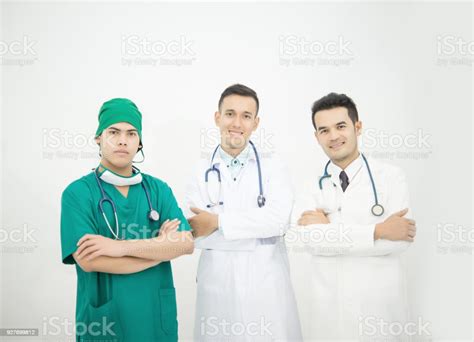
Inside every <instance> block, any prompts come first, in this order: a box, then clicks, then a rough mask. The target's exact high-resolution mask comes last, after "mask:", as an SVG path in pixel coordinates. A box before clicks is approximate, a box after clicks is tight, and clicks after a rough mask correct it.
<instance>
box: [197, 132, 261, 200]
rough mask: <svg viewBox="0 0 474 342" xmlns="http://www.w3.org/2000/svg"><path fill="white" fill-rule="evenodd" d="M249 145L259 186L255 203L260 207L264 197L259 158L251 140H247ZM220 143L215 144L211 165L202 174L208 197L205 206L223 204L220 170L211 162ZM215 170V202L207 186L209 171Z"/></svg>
mask: <svg viewBox="0 0 474 342" xmlns="http://www.w3.org/2000/svg"><path fill="white" fill-rule="evenodd" d="M249 143H250V146H252V149H253V152H254V154H255V160H256V161H257V169H258V188H259V195H258V197H257V204H258V207H259V208H261V207H263V206H264V205H265V202H266V199H265V196H264V195H263V184H262V169H261V166H260V158H259V156H258V153H257V149H256V148H255V145H254V144H253V142H252V141H250V140H249ZM220 146H221V145H220V144H219V145H217V147H216V149H215V150H214V153H212V158H211V164H210V165H211V167H210V168H209V169H207V171H206V173H205V175H204V180H205V182H206V188H207V195H208V197H209V201H210V204H208V205H206V207H207V208H212V207H214V206H217V205H224V202H222V201H220V200H219V198H220V195H221V186H222V182H221V172H220V170H219V169H218V168H217V167H216V165H217V164H213V162H214V157H215V156H216V153H217V150H218V149H219V147H220ZM211 172H215V173H216V174H217V180H218V182H219V192H218V194H219V197H218V199H217V202H212V200H211V196H209V187H208V182H209V173H211Z"/></svg>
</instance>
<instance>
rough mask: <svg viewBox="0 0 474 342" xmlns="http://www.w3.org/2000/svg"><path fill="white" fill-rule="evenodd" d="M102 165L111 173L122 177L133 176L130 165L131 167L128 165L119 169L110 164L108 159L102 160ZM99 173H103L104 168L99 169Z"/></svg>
mask: <svg viewBox="0 0 474 342" xmlns="http://www.w3.org/2000/svg"><path fill="white" fill-rule="evenodd" d="M100 163H101V164H102V165H103V166H104V167H106V168H107V169H109V170H110V171H112V172H115V173H116V174H119V175H121V176H124V177H130V176H131V175H132V172H133V170H132V164H131V163H130V164H129V165H126V166H124V167H117V166H115V165H113V164H111V163H109V162H108V161H107V160H106V159H104V158H102V159H101V161H100ZM99 171H103V168H102V167H100V168H99Z"/></svg>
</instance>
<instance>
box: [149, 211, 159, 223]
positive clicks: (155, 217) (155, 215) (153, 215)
mask: <svg viewBox="0 0 474 342" xmlns="http://www.w3.org/2000/svg"><path fill="white" fill-rule="evenodd" d="M148 218H149V219H150V220H152V221H155V222H157V221H158V220H159V219H160V214H159V213H158V212H157V211H156V210H155V209H151V210H150V213H149V214H148Z"/></svg>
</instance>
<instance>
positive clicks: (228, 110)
mask: <svg viewBox="0 0 474 342" xmlns="http://www.w3.org/2000/svg"><path fill="white" fill-rule="evenodd" d="M227 112H232V113H235V110H233V109H226V110H225V113H227ZM244 114H250V115H254V113H252V112H249V111H244Z"/></svg>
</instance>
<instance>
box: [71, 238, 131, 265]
mask: <svg viewBox="0 0 474 342" xmlns="http://www.w3.org/2000/svg"><path fill="white" fill-rule="evenodd" d="M77 246H78V247H79V248H78V249H77V251H76V253H77V257H78V259H84V258H85V259H86V260H87V261H91V260H92V259H95V258H97V257H98V256H101V255H102V256H109V257H115V258H119V257H123V256H125V249H124V248H123V247H124V241H123V240H113V239H110V238H108V237H105V236H102V235H94V234H86V235H84V236H83V237H82V238H81V239H80V240H79V241H78V243H77Z"/></svg>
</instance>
